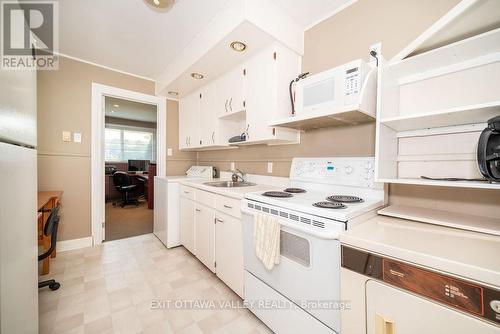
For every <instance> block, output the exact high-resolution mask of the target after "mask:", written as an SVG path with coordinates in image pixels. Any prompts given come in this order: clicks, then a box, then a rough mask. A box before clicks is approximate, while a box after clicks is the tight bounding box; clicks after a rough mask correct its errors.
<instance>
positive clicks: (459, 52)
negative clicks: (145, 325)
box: [389, 28, 500, 81]
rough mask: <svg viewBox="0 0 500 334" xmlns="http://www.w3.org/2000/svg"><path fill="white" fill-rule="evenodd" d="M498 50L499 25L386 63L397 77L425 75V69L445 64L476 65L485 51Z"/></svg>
mask: <svg viewBox="0 0 500 334" xmlns="http://www.w3.org/2000/svg"><path fill="white" fill-rule="evenodd" d="M499 52H500V28H499V29H495V30H491V31H488V32H486V33H483V34H480V35H476V36H473V37H470V38H467V39H464V40H461V41H458V42H455V43H453V44H449V45H446V46H443V47H440V48H438V49H434V50H431V51H428V52H425V53H422V54H419V55H416V56H413V57H409V58H406V59H403V60H400V61H394V62H391V63H390V64H389V66H390V69H391V71H392V72H393V73H395V75H396V77H398V78H406V77H411V76H414V75H415V76H416V77H422V78H425V77H428V76H429V75H428V73H432V72H433V71H436V69H440V68H445V69H446V68H448V69H449V70H448V71H452V70H453V66H454V65H455V66H457V67H473V66H476V64H477V63H481V61H482V60H481V59H482V57H484V56H485V55H489V54H497V53H499ZM456 64H462V65H456ZM445 72H446V71H445ZM402 80H404V81H411V80H408V79H402Z"/></svg>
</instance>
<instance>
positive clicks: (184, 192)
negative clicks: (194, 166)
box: [181, 185, 194, 200]
mask: <svg viewBox="0 0 500 334" xmlns="http://www.w3.org/2000/svg"><path fill="white" fill-rule="evenodd" d="M181 196H182V197H185V198H189V199H191V200H194V188H191V187H188V186H184V185H181Z"/></svg>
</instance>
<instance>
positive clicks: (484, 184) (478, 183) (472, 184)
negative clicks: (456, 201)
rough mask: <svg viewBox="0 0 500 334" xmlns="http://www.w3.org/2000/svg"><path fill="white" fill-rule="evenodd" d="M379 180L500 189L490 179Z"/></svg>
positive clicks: (382, 179) (383, 181)
mask: <svg viewBox="0 0 500 334" xmlns="http://www.w3.org/2000/svg"><path fill="white" fill-rule="evenodd" d="M376 181H377V182H381V183H396V184H413V185H421V186H438V187H457V188H479V189H497V190H500V183H490V182H488V181H437V180H425V179H409V178H408V179H407V178H398V179H385V178H378V179H377V180H376Z"/></svg>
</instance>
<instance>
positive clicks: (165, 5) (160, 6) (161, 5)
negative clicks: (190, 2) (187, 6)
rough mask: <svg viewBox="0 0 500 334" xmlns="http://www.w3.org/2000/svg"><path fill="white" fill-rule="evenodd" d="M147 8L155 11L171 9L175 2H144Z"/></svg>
mask: <svg viewBox="0 0 500 334" xmlns="http://www.w3.org/2000/svg"><path fill="white" fill-rule="evenodd" d="M144 1H145V2H146V3H147V4H148V5H149V6H151V7H153V8H156V9H167V8H169V7H171V6H172V5H173V4H174V3H175V0H144Z"/></svg>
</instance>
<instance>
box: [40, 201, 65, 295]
mask: <svg viewBox="0 0 500 334" xmlns="http://www.w3.org/2000/svg"><path fill="white" fill-rule="evenodd" d="M58 226H59V205H58V206H55V207H53V208H52V209H51V210H50V216H49V219H47V222H46V223H45V226H44V228H43V234H44V235H45V236H46V237H48V236H50V238H51V239H50V247H49V249H48V250H47V251H46V252H45V253H43V254H40V255H38V261H43V260H44V259H46V258H47V257H49V256H50V255H51V254H52V253H53V252H54V250H55V249H56V243H57V228H58ZM46 286H48V287H49V289H50V290H57V289H59V287H60V286H61V284H59V282H56V280H54V279H49V280H46V281H42V282H38V288H44V287H46Z"/></svg>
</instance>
